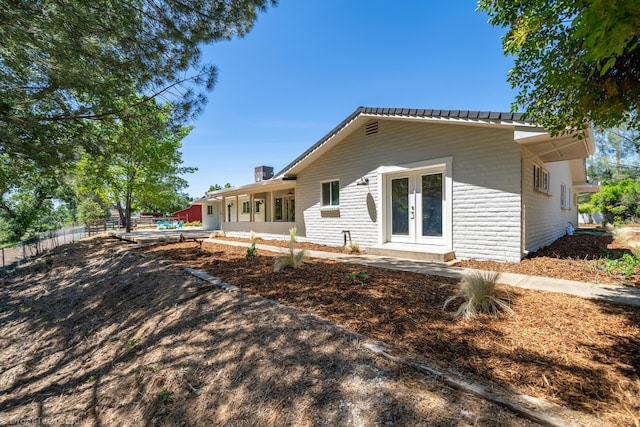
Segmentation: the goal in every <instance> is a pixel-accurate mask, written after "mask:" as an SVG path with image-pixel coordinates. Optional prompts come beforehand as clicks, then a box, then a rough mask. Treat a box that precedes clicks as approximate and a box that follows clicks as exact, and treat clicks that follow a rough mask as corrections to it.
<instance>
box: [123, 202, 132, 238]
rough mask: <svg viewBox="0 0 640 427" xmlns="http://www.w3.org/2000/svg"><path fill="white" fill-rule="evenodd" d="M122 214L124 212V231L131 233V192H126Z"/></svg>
mask: <svg viewBox="0 0 640 427" xmlns="http://www.w3.org/2000/svg"><path fill="white" fill-rule="evenodd" d="M124 214H125V221H126V222H125V224H126V229H125V231H126V232H127V233H131V193H127V196H126V200H125V209H124Z"/></svg>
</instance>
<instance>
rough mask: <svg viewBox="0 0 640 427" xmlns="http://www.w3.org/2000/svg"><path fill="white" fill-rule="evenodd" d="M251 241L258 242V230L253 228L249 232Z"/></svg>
mask: <svg viewBox="0 0 640 427" xmlns="http://www.w3.org/2000/svg"><path fill="white" fill-rule="evenodd" d="M249 241H250V242H252V243H255V242H256V232H255V231H253V230H251V231H250V232H249Z"/></svg>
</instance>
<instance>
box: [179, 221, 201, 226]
mask: <svg viewBox="0 0 640 427" xmlns="http://www.w3.org/2000/svg"><path fill="white" fill-rule="evenodd" d="M183 226H184V227H202V223H201V222H200V221H191V222H185V223H184V225H183Z"/></svg>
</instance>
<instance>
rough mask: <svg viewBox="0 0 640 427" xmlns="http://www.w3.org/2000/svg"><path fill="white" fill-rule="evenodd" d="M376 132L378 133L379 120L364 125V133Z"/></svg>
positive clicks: (371, 133)
mask: <svg viewBox="0 0 640 427" xmlns="http://www.w3.org/2000/svg"><path fill="white" fill-rule="evenodd" d="M374 133H378V122H371V123H367V125H366V126H365V127H364V134H365V135H373V134H374Z"/></svg>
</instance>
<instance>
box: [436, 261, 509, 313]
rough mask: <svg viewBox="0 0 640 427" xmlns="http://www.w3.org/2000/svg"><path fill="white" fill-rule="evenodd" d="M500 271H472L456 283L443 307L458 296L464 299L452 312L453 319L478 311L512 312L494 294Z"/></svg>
mask: <svg viewBox="0 0 640 427" xmlns="http://www.w3.org/2000/svg"><path fill="white" fill-rule="evenodd" d="M499 276H500V273H499V272H497V271H473V272H472V273H470V274H468V275H466V276H464V277H463V278H462V279H461V280H460V282H459V283H458V284H457V286H456V287H457V292H456V294H455V295H453V296H450V297H449V298H447V300H446V301H445V302H444V305H443V307H442V308H443V309H446V308H447V306H448V305H449V304H450V303H451V302H453V301H455V300H456V299H458V298H462V299H463V300H464V301H463V302H462V304H461V305H460V307H458V310H457V311H456V313H455V314H454V319H458V318H460V317H462V318H465V319H466V318H471V317H475V316H476V315H477V314H478V313H487V314H492V315H496V316H497V315H499V314H500V313H501V312H505V313H507V314H514V313H513V310H512V309H511V307H509V304H508V302H506V301H504V300H503V299H501V298H498V297H496V296H495V295H494V293H495V288H496V282H497V280H498V277H499Z"/></svg>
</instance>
